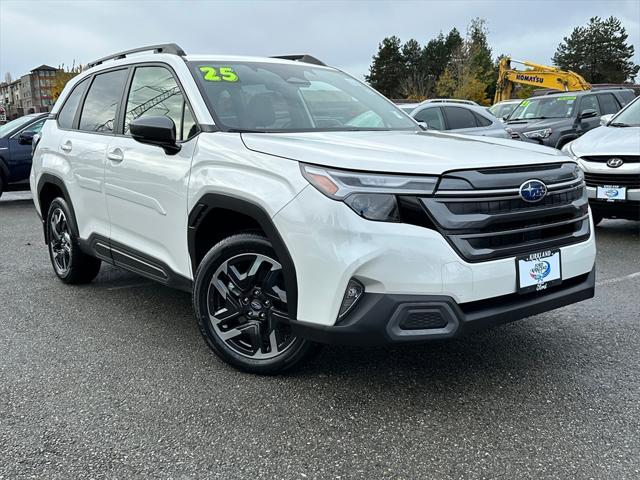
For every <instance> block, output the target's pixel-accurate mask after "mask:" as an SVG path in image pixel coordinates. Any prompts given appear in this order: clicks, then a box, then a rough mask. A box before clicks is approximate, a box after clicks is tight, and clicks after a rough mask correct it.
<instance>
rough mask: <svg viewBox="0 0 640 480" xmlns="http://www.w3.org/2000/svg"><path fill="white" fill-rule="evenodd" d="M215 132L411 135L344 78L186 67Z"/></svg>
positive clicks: (295, 68)
mask: <svg viewBox="0 0 640 480" xmlns="http://www.w3.org/2000/svg"><path fill="white" fill-rule="evenodd" d="M190 66H191V71H192V72H193V75H194V76H195V78H196V81H197V82H199V84H200V86H201V89H202V91H203V93H204V95H205V97H206V99H207V100H208V102H207V103H208V105H209V108H210V109H211V110H212V115H213V116H214V118H215V119H216V123H217V124H219V126H221V127H223V128H226V129H227V130H231V131H252V132H300V131H352V130H415V129H416V128H418V127H417V125H416V124H415V123H414V122H413V121H412V120H411V119H409V118H408V117H407V116H405V115H403V114H402V113H401V112H400V111H399V110H398V108H397V107H396V106H394V105H393V104H392V103H391V102H389V101H388V100H386V99H384V98H383V97H381V96H380V95H378V94H377V93H376V92H375V91H374V90H372V89H371V88H369V87H367V86H365V85H364V84H362V83H361V82H359V81H357V80H355V79H353V78H351V77H350V76H348V75H346V74H344V73H342V72H338V71H336V70H330V69H327V68H321V67H315V66H312V65H301V64H291V65H290V64H283V63H266V62H265V63H260V62H230V63H229V62H190Z"/></svg>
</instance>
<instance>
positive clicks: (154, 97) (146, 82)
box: [124, 66, 197, 141]
mask: <svg viewBox="0 0 640 480" xmlns="http://www.w3.org/2000/svg"><path fill="white" fill-rule="evenodd" d="M147 116H166V117H169V118H170V119H171V120H173V123H174V124H175V125H176V137H177V139H178V140H179V141H182V140H188V139H189V138H191V137H192V136H193V135H195V134H196V133H197V125H196V122H195V120H194V118H193V115H192V113H191V111H190V110H189V106H188V105H187V103H186V102H185V100H184V97H183V95H182V91H181V90H180V87H179V86H178V84H177V82H176V80H175V78H174V77H173V74H172V73H171V72H170V71H169V70H167V69H166V68H164V67H155V66H154V67H138V68H136V71H135V72H134V74H133V80H132V82H131V88H130V89H129V96H128V98H127V109H126V113H125V118H124V133H125V135H129V123H131V121H132V120H135V119H136V118H141V117H147Z"/></svg>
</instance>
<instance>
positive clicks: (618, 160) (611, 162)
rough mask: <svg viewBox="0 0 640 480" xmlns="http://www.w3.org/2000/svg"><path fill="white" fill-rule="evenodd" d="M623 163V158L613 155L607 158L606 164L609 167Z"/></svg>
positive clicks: (615, 166) (616, 166)
mask: <svg viewBox="0 0 640 480" xmlns="http://www.w3.org/2000/svg"><path fill="white" fill-rule="evenodd" d="M623 163H624V160H622V159H621V158H618V157H613V158H610V159H609V160H607V166H608V167H611V168H618V167H619V166H620V165H622V164H623Z"/></svg>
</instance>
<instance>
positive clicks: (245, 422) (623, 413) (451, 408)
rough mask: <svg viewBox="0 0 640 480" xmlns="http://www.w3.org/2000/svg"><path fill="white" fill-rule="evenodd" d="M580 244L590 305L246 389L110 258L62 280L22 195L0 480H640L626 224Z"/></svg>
mask: <svg viewBox="0 0 640 480" xmlns="http://www.w3.org/2000/svg"><path fill="white" fill-rule="evenodd" d="M596 234H597V241H598V259H597V274H598V288H597V292H596V297H595V298H594V299H592V300H589V301H585V302H582V303H579V304H576V305H572V306H569V307H565V308H563V309H560V310H557V311H553V312H549V313H546V314H542V315H538V316H536V317H532V318H529V319H526V320H521V321H519V322H515V323H513V324H510V325H505V326H502V327H499V328H496V329H493V330H490V331H487V332H483V333H481V334H478V335H475V336H471V337H466V338H462V339H458V340H455V341H450V342H445V343H439V344H431V345H422V346H413V347H404V348H352V347H326V348H324V349H323V350H322V352H321V353H320V354H319V355H318V356H317V357H316V358H315V359H313V360H312V361H311V362H310V363H309V364H307V365H306V366H305V367H303V368H301V369H299V370H297V371H295V372H293V373H291V374H288V375H286V376H278V377H258V376H253V375H248V374H243V373H239V372H237V371H236V370H234V369H233V368H231V367H229V366H227V365H225V364H224V363H222V362H221V361H219V360H218V359H217V357H215V356H214V354H213V353H212V352H211V351H210V350H209V348H208V347H207V346H206V345H205V342H204V340H203V339H202V338H201V336H200V333H199V332H198V328H197V325H196V322H195V320H194V317H193V313H192V309H191V301H190V297H189V295H188V294H186V293H183V292H179V291H174V290H171V289H169V288H165V287H163V286H159V285H157V284H154V283H151V282H149V281H147V280H145V279H143V278H141V277H138V276H135V275H133V274H130V273H127V272H124V271H121V270H118V269H115V268H113V267H110V266H103V268H102V271H101V273H100V275H99V276H98V278H97V279H96V280H95V281H94V282H93V283H92V284H90V285H87V286H67V285H64V284H62V283H61V282H59V281H58V280H57V279H56V278H55V275H54V273H53V270H52V268H51V264H50V262H49V258H48V255H47V250H46V247H45V245H44V243H43V237H42V229H41V227H40V224H39V221H38V219H37V217H36V214H35V211H34V209H33V205H32V203H31V201H30V197H29V195H28V194H5V195H4V196H3V198H2V199H1V200H0V253H1V256H0V479H2V480H5V479H22V478H42V479H65V480H66V479H74V478H110V479H111V478H112V479H129V478H175V479H183V478H184V479H187V478H189V479H190V478H220V479H250V478H265V479H305V478H308V479H312V478H313V479H333V478H340V479H350V478H362V479H387V478H393V479H396V478H397V479H441V478H442V479H449V478H451V479H463V478H464V479H466V478H469V479H497V478H504V479H510V480H511V479H563V480H564V479H594V480H600V479H616V480H623V479H638V478H640V302H639V297H640V273H638V272H640V224H639V223H634V222H627V221H605V222H603V224H602V226H601V227H600V228H598V229H597V230H596Z"/></svg>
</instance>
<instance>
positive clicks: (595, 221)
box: [591, 210, 604, 227]
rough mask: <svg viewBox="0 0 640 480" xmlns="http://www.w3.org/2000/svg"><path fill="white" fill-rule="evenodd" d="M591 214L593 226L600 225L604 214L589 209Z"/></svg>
mask: <svg viewBox="0 0 640 480" xmlns="http://www.w3.org/2000/svg"><path fill="white" fill-rule="evenodd" d="M591 216H592V217H593V226H594V227H597V226H598V225H600V222H602V220H604V216H603V215H602V214H601V213H599V212H594V211H593V210H591Z"/></svg>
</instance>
